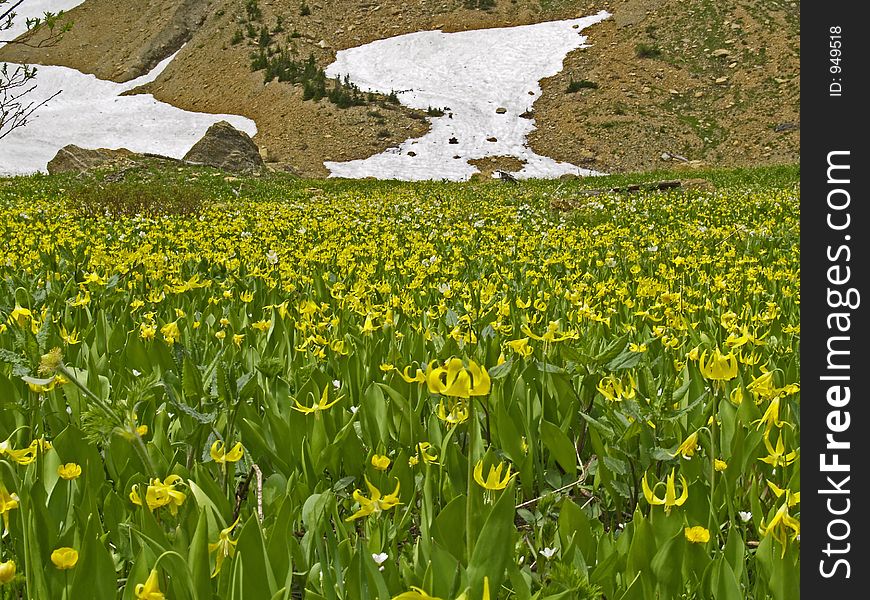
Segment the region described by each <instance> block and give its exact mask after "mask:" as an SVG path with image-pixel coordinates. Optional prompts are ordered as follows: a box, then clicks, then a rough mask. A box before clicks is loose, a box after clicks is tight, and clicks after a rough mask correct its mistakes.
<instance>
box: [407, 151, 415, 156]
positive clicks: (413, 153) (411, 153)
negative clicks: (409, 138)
mask: <svg viewBox="0 0 870 600" xmlns="http://www.w3.org/2000/svg"><path fill="white" fill-rule="evenodd" d="M408 156H417V153H416V152H414V151H413V150H410V151H409V152H408Z"/></svg>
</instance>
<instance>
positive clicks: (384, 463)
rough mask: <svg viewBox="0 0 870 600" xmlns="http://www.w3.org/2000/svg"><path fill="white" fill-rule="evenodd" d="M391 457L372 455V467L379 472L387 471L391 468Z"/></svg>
mask: <svg viewBox="0 0 870 600" xmlns="http://www.w3.org/2000/svg"><path fill="white" fill-rule="evenodd" d="M391 462H392V461H391V460H390V457H388V456H384V455H382V454H373V455H372V466H373V467H374V468H375V469H377V470H378V471H386V470H387V469H388V468H389V467H390V463H391Z"/></svg>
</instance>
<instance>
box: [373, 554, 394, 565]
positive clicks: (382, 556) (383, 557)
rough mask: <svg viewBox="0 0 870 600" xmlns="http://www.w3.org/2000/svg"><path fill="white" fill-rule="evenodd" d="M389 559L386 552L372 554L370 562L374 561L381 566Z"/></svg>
mask: <svg viewBox="0 0 870 600" xmlns="http://www.w3.org/2000/svg"><path fill="white" fill-rule="evenodd" d="M388 558H390V555H389V554H387V553H386V552H381V553H379V554H372V560H373V561H375V563H376V564H378V565H382V564H384V562H386V560H387V559H388Z"/></svg>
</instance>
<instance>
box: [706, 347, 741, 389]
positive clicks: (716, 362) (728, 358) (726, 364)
mask: <svg viewBox="0 0 870 600" xmlns="http://www.w3.org/2000/svg"><path fill="white" fill-rule="evenodd" d="M698 368H699V369H700V370H701V375H703V376H704V377H705V378H706V379H709V380H710V381H730V380H731V379H734V378H735V377H737V357H736V356H734V353H733V352H729V353H728V354H722V353H721V352H719V348H716V349H715V350H714V351H713V352H712V354H711V355H710V360H709V361H708V360H707V351H706V350H705V351H704V352H702V353H701V357H700V359H699V360H698Z"/></svg>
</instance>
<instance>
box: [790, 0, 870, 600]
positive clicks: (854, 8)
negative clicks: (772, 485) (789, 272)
mask: <svg viewBox="0 0 870 600" xmlns="http://www.w3.org/2000/svg"><path fill="white" fill-rule="evenodd" d="M862 8H863V4H862V3H856V2H804V3H803V4H802V7H801V333H802V336H801V424H802V427H801V437H802V438H803V439H802V440H801V496H802V498H801V499H802V503H801V593H802V595H803V596H804V597H805V598H822V597H824V598H837V599H840V598H843V599H845V598H866V597H867V594H868V591H867V590H868V586H867V583H868V581H870V571H868V568H867V559H866V557H867V552H868V548H870V544H868V538H867V525H866V521H867V519H866V514H867V506H868V497H870V494H868V493H867V492H866V490H867V486H866V485H865V484H866V483H868V482H867V481H866V479H867V477H868V473H867V469H866V468H864V467H863V465H864V464H866V463H865V462H864V461H865V460H866V459H867V456H868V451H870V444H868V440H870V433H868V429H867V425H868V423H870V415H868V411H867V408H866V406H867V402H866V380H865V379H864V378H865V377H867V376H868V373H870V370H868V364H867V363H866V357H867V354H868V353H867V352H866V348H867V344H868V337H867V326H866V324H867V316H866V313H867V309H868V307H867V306H865V304H866V303H868V302H870V296H868V290H867V284H866V282H867V277H868V268H870V263H868V261H870V255H868V251H867V245H868V244H867V240H868V225H870V216H868V214H867V212H868V211H866V210H864V209H865V206H864V204H865V203H866V202H867V183H866V182H867V178H868V177H870V173H868V164H867V144H868V141H867V135H866V132H867V129H868V127H867V101H866V95H865V92H864V87H865V86H864V83H865V80H866V77H867V63H866V62H865V61H866V58H867V51H866V48H867V45H866V44H867V40H866V39H865V38H864V36H865V35H866V34H865V33H864V25H863V23H862V21H863V19H860V18H859V12H863V11H861V10H860V9H862ZM862 132H863V133H862ZM862 350H864V351H863V352H862Z"/></svg>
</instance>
